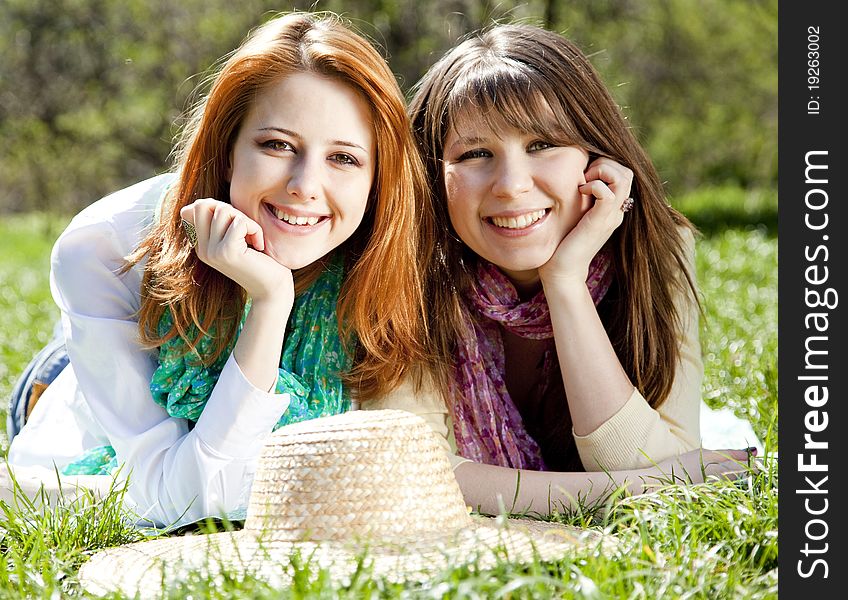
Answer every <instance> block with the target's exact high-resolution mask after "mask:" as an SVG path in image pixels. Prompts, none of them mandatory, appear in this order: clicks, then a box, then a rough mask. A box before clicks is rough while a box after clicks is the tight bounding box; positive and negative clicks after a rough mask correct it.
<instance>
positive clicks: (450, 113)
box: [445, 57, 589, 147]
mask: <svg viewBox="0 0 848 600" xmlns="http://www.w3.org/2000/svg"><path fill="white" fill-rule="evenodd" d="M446 100H447V102H446V106H445V116H446V119H447V125H448V128H450V127H456V126H458V125H460V124H461V123H463V122H468V121H473V122H474V124H475V126H479V121H480V119H481V118H482V119H483V122H484V123H485V124H486V126H487V127H488V128H489V129H491V130H492V131H495V132H497V131H499V130H501V129H502V128H503V127H504V126H505V125H506V126H508V127H512V128H515V129H517V130H519V131H523V132H527V133H532V134H534V135H536V136H538V137H540V138H542V139H545V140H549V141H551V142H555V143H557V144H560V145H563V146H581V147H588V146H589V144H588V143H587V142H586V141H585V140H584V139H583V136H581V135H580V133H579V131H578V129H577V127H575V125H574V119H573V118H572V117H571V116H570V115H569V113H568V110H567V106H565V105H564V104H563V103H561V102H560V101H559V98H558V94H557V93H556V90H554V89H553V87H552V86H551V85H550V83H549V82H548V81H546V79H545V78H544V77H543V75H542V73H540V72H538V71H535V70H533V69H531V68H530V67H529V66H527V65H525V64H523V63H521V62H518V61H513V60H505V59H502V58H500V57H499V59H498V61H497V62H492V63H487V61H486V59H485V58H482V59H480V60H479V61H478V62H477V64H476V65H474V66H473V67H472V68H470V69H468V70H467V71H466V72H465V74H464V75H463V76H462V77H461V78H460V79H459V80H458V81H456V83H455V84H454V86H453V88H452V89H451V92H450V93H449V94H448V96H447V99H446Z"/></svg>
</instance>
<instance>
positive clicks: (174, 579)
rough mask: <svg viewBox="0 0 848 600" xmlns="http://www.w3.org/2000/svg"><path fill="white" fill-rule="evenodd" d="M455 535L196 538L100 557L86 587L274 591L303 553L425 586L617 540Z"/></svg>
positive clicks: (476, 524) (483, 525)
mask: <svg viewBox="0 0 848 600" xmlns="http://www.w3.org/2000/svg"><path fill="white" fill-rule="evenodd" d="M472 521H473V524H472V525H471V526H470V527H466V528H463V529H462V530H460V531H458V532H455V533H453V534H451V535H447V536H446V535H434V536H432V537H429V538H428V537H422V536H418V537H417V538H416V539H415V540H414V541H404V542H403V543H394V544H393V543H387V542H381V543H371V544H367V545H363V544H361V543H356V542H353V541H351V542H344V543H343V542H313V541H300V542H290V541H275V540H263V539H261V538H260V537H257V536H256V535H255V534H254V533H251V532H248V531H244V530H242V531H235V532H227V533H215V534H209V535H189V536H182V537H170V538H161V539H157V540H151V541H146V542H137V543H135V544H129V545H126V546H120V547H117V548H109V549H107V550H103V551H101V552H98V553H97V554H95V555H94V556H93V557H92V558H91V560H89V561H88V562H87V563H86V564H84V565H83V567H82V569H80V574H79V577H80V583H81V585H82V587H83V588H84V589H85V590H86V591H88V592H91V593H93V594H99V595H102V594H108V593H111V592H119V593H122V594H125V595H127V596H130V597H134V596H136V595H138V597H140V598H156V597H161V596H162V595H163V591H164V590H165V589H167V588H168V587H171V586H173V585H175V584H177V583H178V582H181V581H186V580H188V579H189V578H190V577H192V576H195V577H198V576H199V577H200V578H202V579H207V578H209V579H211V580H212V581H213V582H214V580H215V579H216V578H217V577H219V576H221V574H226V575H227V576H236V577H242V576H243V577H253V578H256V579H258V580H262V581H266V582H268V583H269V584H271V585H273V586H278V587H283V586H286V585H288V584H289V583H290V581H291V578H292V575H293V568H292V566H291V557H292V555H293V553H295V552H297V553H299V555H300V558H301V560H302V562H304V563H307V564H308V568H309V569H310V570H311V571H313V572H317V571H318V570H324V569H326V570H327V571H328V572H329V574H330V575H331V577H332V579H333V580H334V581H339V582H349V580H350V578H351V576H352V575H353V574H354V573H356V571H357V570H358V569H360V568H362V567H363V566H365V567H366V568H370V569H372V571H371V572H372V573H373V575H374V576H375V577H385V578H387V579H389V580H390V581H395V582H404V581H406V582H409V581H426V580H427V579H429V578H431V577H432V576H434V575H435V574H437V573H439V572H441V571H443V570H445V569H447V568H449V567H452V566H459V565H469V566H471V565H473V566H475V567H476V568H479V569H486V568H492V567H495V566H496V565H497V564H499V563H501V562H509V563H512V564H516V563H517V564H527V563H530V562H533V561H534V560H540V561H555V560H558V559H561V558H564V557H566V556H568V555H570V554H573V553H575V552H577V551H580V550H586V551H588V550H594V549H601V550H609V549H610V547H611V546H613V545H614V539H613V538H612V537H611V536H606V535H602V534H601V533H600V532H597V531H591V530H585V529H579V528H576V527H569V526H565V525H559V524H552V523H544V522H540V521H531V520H526V519H509V520H508V521H506V524H504V522H503V520H500V519H490V518H484V517H479V518H474V519H473V520H472Z"/></svg>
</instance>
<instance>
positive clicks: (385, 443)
mask: <svg viewBox="0 0 848 600" xmlns="http://www.w3.org/2000/svg"><path fill="white" fill-rule="evenodd" d="M603 542H604V537H603V536H601V534H599V533H598V532H592V531H587V530H581V529H578V528H572V527H567V526H562V525H554V524H550V523H543V522H539V521H530V520H524V519H520V520H519V519H508V520H507V519H492V518H486V517H480V516H472V515H470V514H469V508H468V507H466V505H465V502H464V501H463V499H462V494H461V492H460V490H459V486H458V485H457V483H456V479H455V478H454V477H453V472H452V470H451V467H450V464H449V462H448V459H447V456H446V455H445V451H444V450H443V449H442V448H441V447H440V446H439V444H438V441H437V439H436V437H435V434H434V433H433V432H432V430H431V429H430V428H429V426H428V425H427V424H426V423H425V421H424V420H423V419H421V418H420V417H418V416H416V415H414V414H412V413H409V412H405V411H399V410H374V411H352V412H348V413H344V414H341V415H337V416H332V417H324V418H319V419H313V420H310V421H304V422H301V423H296V424H293V425H288V426H286V427H282V428H280V429H278V430H277V431H276V432H275V433H274V434H272V435H271V436H270V437H269V440H268V442H267V443H266V445H265V447H264V450H263V452H262V455H261V457H260V459H259V463H258V466H257V471H256V475H255V478H254V482H253V487H252V490H251V496H250V501H249V505H248V509H247V519H246V521H245V524H244V529H243V530H239V531H235V532H226V533H214V534H208V535H189V536H180V537H166V538H159V539H156V540H151V541H146V542H138V543H134V544H129V545H126V546H121V547H117V548H110V549H107V550H103V551H100V552H98V553H96V554H95V555H94V556H93V557H92V558H91V560H90V561H88V562H87V563H86V564H85V565H83V567H82V569H81V570H80V581H81V583H82V586H83V588H85V589H86V590H88V591H90V592H93V593H96V594H104V593H109V592H112V591H119V592H123V593H125V594H127V595H129V596H134V595H135V594H136V593H138V594H139V596H140V597H151V596H159V595H161V594H162V590H163V584H164V585H165V586H168V585H170V584H172V583H174V582H177V581H180V580H184V579H186V578H187V577H188V576H189V575H190V574H192V573H194V574H195V576H197V575H198V574H199V575H200V576H201V577H204V578H211V579H212V580H213V581H214V579H215V578H216V577H217V576H218V575H219V574H221V573H222V572H223V573H226V574H227V575H232V574H235V575H236V576H241V575H252V576H254V577H257V578H260V579H263V580H266V581H268V582H270V583H271V584H272V585H280V586H283V585H286V583H287V582H289V581H290V580H291V575H292V571H293V567H292V564H291V560H290V559H291V557H292V556H293V554H294V553H299V555H300V557H302V559H303V560H302V562H308V565H309V568H310V569H314V570H318V569H328V570H329V572H330V574H331V575H332V576H333V578H334V579H335V580H341V581H345V580H347V579H349V578H350V576H351V575H352V574H353V573H354V572H355V571H356V569H357V566H358V565H359V564H360V562H361V561H362V560H363V557H364V563H362V564H364V565H366V566H369V565H370V567H372V568H373V573H374V576H384V577H387V578H389V579H391V580H394V581H409V580H426V579H427V578H428V575H429V576H432V575H433V574H434V573H437V572H439V571H440V570H442V569H445V568H447V567H448V566H453V565H457V564H476V565H477V566H478V567H480V568H486V567H489V566H494V565H496V564H497V563H498V562H499V561H509V562H511V563H524V562H530V561H533V560H534V559H537V558H538V559H540V560H555V559H558V558H562V557H563V556H565V555H566V554H567V553H569V552H572V551H574V550H575V549H576V548H579V547H587V546H588V547H595V546H596V545H597V544H599V543H603ZM360 566H361V565H360Z"/></svg>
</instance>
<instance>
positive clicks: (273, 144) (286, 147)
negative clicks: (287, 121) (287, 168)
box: [259, 140, 294, 152]
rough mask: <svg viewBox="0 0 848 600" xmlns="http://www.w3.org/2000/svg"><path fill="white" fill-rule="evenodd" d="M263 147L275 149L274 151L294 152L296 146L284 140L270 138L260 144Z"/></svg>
mask: <svg viewBox="0 0 848 600" xmlns="http://www.w3.org/2000/svg"><path fill="white" fill-rule="evenodd" d="M259 145H260V146H262V147H263V148H267V149H268V150H273V151H274V152H294V146H292V145H291V144H289V143H288V142H284V141H283V140H268V141H267V142H262V143H261V144H259Z"/></svg>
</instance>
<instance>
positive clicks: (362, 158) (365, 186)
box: [228, 73, 376, 269]
mask: <svg viewBox="0 0 848 600" xmlns="http://www.w3.org/2000/svg"><path fill="white" fill-rule="evenodd" d="M375 164H376V143H375V136H374V130H373V127H372V122H371V112H370V110H369V105H368V103H367V102H366V101H365V99H364V98H363V97H362V96H361V95H360V94H359V93H358V92H357V91H355V90H354V89H353V88H351V87H350V86H347V85H345V84H344V83H341V82H339V81H337V80H335V79H330V78H328V77H323V76H320V75H315V74H312V73H295V74H292V75H289V76H287V77H285V78H284V79H282V80H280V81H279V82H277V83H276V84H274V85H272V86H270V87H269V88H267V89H266V90H265V91H264V92H262V93H261V94H259V95H258V96H257V97H256V99H255V100H254V101H253V104H252V106H251V108H250V111H249V112H248V114H247V117H246V118H245V120H244V123H242V125H241V128H240V129H239V133H238V136H237V137H236V141H235V143H234V145H233V148H232V151H231V153H230V167H229V171H228V179H229V181H230V202H231V203H232V205H233V207H235V208H236V209H238V210H239V211H241V212H243V213H244V214H246V215H247V216H248V217H250V218H251V219H253V220H254V221H256V222H257V223H259V225H260V226H261V227H262V232H263V235H264V237H265V253H266V254H268V255H269V256H271V257H272V258H274V259H275V260H276V261H277V262H279V263H280V264H282V265H285V266H286V267H289V268H290V269H299V268H301V267H305V266H307V265H309V264H311V263H313V262H314V261H316V260H318V259H319V258H321V257H323V256H325V255H326V254H327V253H328V252H330V251H331V250H333V249H334V248H336V247H338V246H339V245H340V244H342V243H343V242H344V241H345V240H347V239H348V238H349V237H350V236H351V235H352V234H353V233H354V231H356V228H357V227H359V224H360V223H361V222H362V219H363V216H364V214H365V209H366V206H367V204H368V197H369V195H370V192H371V184H372V181H373V179H374V167H375Z"/></svg>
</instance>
